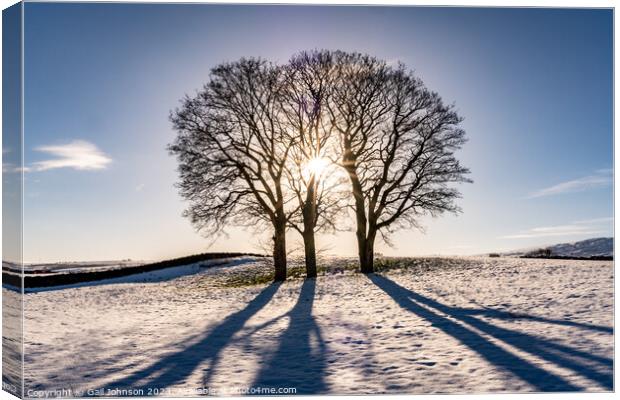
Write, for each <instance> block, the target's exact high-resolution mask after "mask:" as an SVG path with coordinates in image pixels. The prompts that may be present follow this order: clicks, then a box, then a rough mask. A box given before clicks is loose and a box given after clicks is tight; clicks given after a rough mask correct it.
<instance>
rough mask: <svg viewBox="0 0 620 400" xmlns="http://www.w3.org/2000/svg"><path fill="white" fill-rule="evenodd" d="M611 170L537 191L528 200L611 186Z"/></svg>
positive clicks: (604, 170)
mask: <svg viewBox="0 0 620 400" xmlns="http://www.w3.org/2000/svg"><path fill="white" fill-rule="evenodd" d="M612 174H613V170H612V169H599V170H597V171H595V173H594V175H589V176H585V177H583V178H579V179H573V180H570V181H566V182H562V183H558V184H556V185H553V186H550V187H547V188H544V189H540V190H537V191H535V192H533V193H531V194H530V195H529V196H528V198H530V199H533V198H537V197H545V196H553V195H557V194H563V193H574V192H582V191H584V190H588V189H597V188H602V187H608V186H611V185H612V183H613V175H612Z"/></svg>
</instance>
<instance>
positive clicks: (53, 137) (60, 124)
mask: <svg viewBox="0 0 620 400" xmlns="http://www.w3.org/2000/svg"><path fill="white" fill-rule="evenodd" d="M25 9H26V11H25V12H26V15H25V48H26V53H25V114H24V119H25V125H24V133H25V140H24V146H25V148H24V152H25V167H26V170H27V171H26V172H25V198H24V212H25V221H24V233H25V244H24V246H25V247H24V259H25V261H58V260H101V259H121V258H132V259H161V258H167V257H175V256H181V255H185V254H189V253H195V252H200V251H206V250H212V251H215V250H230V251H235V250H238V251H256V250H257V246H256V245H257V243H258V242H259V241H260V238H259V237H258V236H257V235H256V234H254V233H252V232H244V231H240V230H238V229H231V230H230V231H229V233H230V237H229V238H221V239H220V240H218V241H216V242H215V243H213V244H212V245H211V247H208V245H209V244H210V243H211V241H209V240H206V239H205V238H203V237H201V236H200V235H199V234H197V233H196V232H195V231H194V229H193V228H192V227H191V225H190V224H189V222H188V221H187V220H185V219H184V218H182V217H181V212H182V210H183V208H184V206H185V204H184V202H183V201H182V200H181V199H180V197H179V196H178V194H177V191H176V189H175V188H174V186H173V185H174V183H175V182H176V180H177V174H176V171H175V168H176V162H175V160H174V158H173V157H171V156H169V155H168V153H167V151H166V145H167V144H168V143H170V142H171V141H172V139H173V138H174V132H173V131H172V129H171V125H170V123H169V121H168V115H169V112H170V110H171V109H173V108H174V107H176V106H177V105H178V100H179V99H180V98H181V97H182V96H183V95H184V94H186V93H189V94H192V93H194V92H195V90H196V89H198V88H199V87H201V86H202V85H203V84H204V83H205V82H206V80H207V79H208V73H209V70H210V68H212V67H213V66H215V65H216V64H217V63H220V62H223V61H231V60H235V59H238V58H239V57H242V56H260V57H263V58H267V59H270V60H273V61H276V62H285V61H286V60H287V59H288V58H289V57H290V56H291V55H292V54H293V53H295V52H297V51H300V50H306V49H315V48H327V49H342V50H349V51H353V50H355V51H361V52H367V53H370V54H372V55H375V56H377V57H380V58H383V59H385V60H388V61H390V62H394V61H396V60H400V61H402V62H404V63H405V64H406V65H407V66H408V67H410V68H412V69H414V70H415V71H416V73H417V74H418V75H419V76H420V77H421V78H422V79H423V80H424V81H425V83H426V84H427V86H429V87H430V88H431V89H433V90H436V91H437V92H439V93H440V95H441V96H442V97H443V98H444V100H445V101H447V102H449V103H455V104H456V107H457V109H458V110H459V112H460V114H461V115H462V116H463V117H465V122H464V123H463V127H464V128H465V129H466V131H467V134H468V137H469V142H468V143H467V145H466V146H465V147H464V149H463V150H462V151H461V153H460V159H461V160H462V162H463V164H464V165H466V166H468V167H469V168H470V169H471V171H472V174H471V178H472V179H473V180H474V183H473V184H470V185H463V186H462V187H461V189H462V193H463V199H462V200H461V201H460V202H459V204H460V205H461V207H462V208H463V214H461V215H459V216H457V217H454V216H444V217H441V218H438V219H430V218H429V219H427V220H424V225H425V227H426V229H425V232H424V233H422V232H419V231H401V232H398V233H397V234H395V235H394V245H395V247H393V248H390V247H387V246H385V245H380V246H379V251H381V252H383V253H385V254H392V255H416V254H476V253H481V252H486V251H490V250H503V249H513V248H521V247H528V246H533V245H542V244H548V243H556V242H563V241H573V240H577V239H583V238H587V237H595V236H610V235H612V231H613V222H612V220H611V217H612V216H613V188H612V184H613V179H612V168H613V146H612V145H613V133H612V132H613V125H612V117H613V114H612V93H613V92H612V72H613V71H612V23H613V22H612V12H611V11H610V10H568V9H560V10H553V9H481V8H469V9H466V8H415V7H409V8H397V7H389V8H388V7H335V6H332V7H318V6H315V7H309V6H216V5H209V6H207V5H181V4H176V5H162V4H160V5H146V4H133V5H127V4H125V5H120V4H60V3H56V4H54V3H51V4H44V3H27V4H26V7H25ZM291 239H297V238H296V237H295V236H291ZM327 243H329V245H327ZM321 246H323V247H326V248H328V249H329V251H330V252H332V253H340V254H354V253H355V238H354V234H353V233H352V232H344V233H340V234H338V235H337V236H336V237H329V236H326V237H322V238H320V240H319V247H321Z"/></svg>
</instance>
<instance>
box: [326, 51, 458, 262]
mask: <svg viewBox="0 0 620 400" xmlns="http://www.w3.org/2000/svg"><path fill="white" fill-rule="evenodd" d="M331 55H332V59H333V62H334V64H335V67H334V70H335V71H336V73H337V75H338V78H337V79H336V81H337V84H336V85H334V86H333V88H332V90H333V93H332V95H331V100H332V101H330V102H329V103H328V104H327V108H328V110H329V112H330V117H331V123H332V124H333V126H334V129H335V130H336V131H337V132H338V134H339V137H340V155H341V165H342V167H343V168H344V169H345V170H346V171H347V173H348V175H349V178H350V182H351V191H352V194H353V200H354V210H355V216H356V225H357V228H356V236H357V242H358V254H359V259H360V268H361V271H362V272H364V273H369V272H373V270H374V267H373V264H374V244H375V239H376V237H377V234H378V233H380V234H382V235H383V237H384V238H385V239H386V240H387V239H388V234H389V233H391V232H393V231H395V230H397V229H399V228H411V227H419V218H420V217H421V216H422V215H425V214H430V215H432V216H437V215H439V214H441V213H443V212H446V211H449V212H458V211H459V208H458V206H457V205H456V204H455V202H454V200H455V199H456V198H458V197H460V194H459V192H458V191H457V190H456V189H455V188H453V187H451V186H450V184H451V183H458V182H469V180H468V179H467V178H466V174H467V173H468V172H469V171H468V169H467V168H464V167H462V166H461V165H460V163H459V161H458V160H457V159H456V158H455V155H454V152H455V151H456V150H458V149H460V148H461V146H462V145H463V144H464V143H465V141H466V139H465V132H464V131H463V130H462V129H461V128H459V124H460V123H461V121H462V119H461V118H460V117H459V116H458V114H457V113H456V112H455V111H454V108H453V106H446V105H444V104H443V102H442V100H441V98H440V97H439V95H438V94H437V93H434V92H431V91H429V90H428V89H427V88H426V87H425V86H424V84H423V82H422V81H421V80H420V79H419V78H416V77H415V76H414V75H413V74H412V73H410V72H408V71H406V70H405V67H404V66H403V65H399V66H397V67H391V66H389V65H387V64H386V63H385V62H383V61H380V60H378V59H376V58H374V57H371V56H368V55H362V54H359V53H344V52H334V53H331Z"/></svg>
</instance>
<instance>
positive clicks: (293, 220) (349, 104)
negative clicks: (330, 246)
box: [170, 51, 469, 280]
mask: <svg viewBox="0 0 620 400" xmlns="http://www.w3.org/2000/svg"><path fill="white" fill-rule="evenodd" d="M171 120H172V122H173V125H174V128H175V129H176V130H177V132H178V136H177V138H176V140H175V142H174V143H173V144H172V145H171V146H170V151H171V153H173V154H175V155H176V156H177V158H178V160H179V172H180V177H181V179H180V183H179V188H180V191H181V195H182V196H183V197H185V198H186V199H187V200H189V202H190V206H189V208H188V209H187V210H186V212H185V215H186V216H188V217H189V218H190V220H191V221H192V223H193V224H194V225H195V226H196V227H197V228H198V229H199V230H201V231H204V232H206V233H207V234H215V233H219V232H221V231H222V230H223V228H224V227H226V226H227V225H244V226H257V225H260V224H262V223H267V224H269V225H270V226H271V227H272V228H273V231H274V234H273V254H274V265H275V279H276V280H284V279H286V230H287V228H292V229H294V230H296V231H297V232H299V233H300V234H301V236H302V238H303V240H304V249H305V257H306V268H307V275H308V276H309V277H313V276H316V246H315V234H316V232H318V231H321V230H326V231H329V230H334V229H336V224H337V221H338V217H339V216H340V215H342V211H343V210H344V209H345V207H344V205H343V198H342V196H341V194H342V184H343V182H342V180H341V179H338V178H337V174H336V173H335V172H334V170H333V165H337V166H339V167H341V168H342V169H343V170H344V171H346V175H347V176H348V179H349V181H350V192H351V193H352V200H351V201H348V202H349V203H350V204H349V205H350V206H351V208H352V209H353V211H354V215H355V221H356V236H357V242H358V254H359V259H360V268H361V271H362V272H365V273H368V272H373V270H374V267H373V263H374V245H375V240H376V237H377V235H378V234H380V235H381V236H382V238H383V239H384V240H386V241H388V236H389V234H390V233H391V232H393V231H395V230H397V229H400V228H411V227H419V226H420V225H419V219H420V217H421V216H423V215H427V214H430V215H432V216H437V215H440V214H442V213H444V212H446V211H449V212H458V211H460V210H459V208H458V206H457V205H456V204H455V199H457V198H458V197H460V194H459V192H458V191H457V190H456V189H455V188H454V187H452V184H453V183H460V182H469V180H468V179H467V178H466V175H467V173H468V172H469V171H468V169H467V168H464V167H462V166H461V165H460V163H459V161H458V160H457V159H456V157H455V152H456V151H457V150H459V149H460V148H461V146H462V145H463V144H464V143H465V141H466V139H465V132H464V131H463V130H462V129H461V128H460V127H459V125H460V123H461V121H462V120H461V118H460V117H459V116H458V114H457V113H456V111H455V110H454V107H453V106H446V105H444V104H443V101H442V100H441V98H440V97H439V95H438V94H437V93H434V92H431V91H429V90H428V89H427V88H426V87H425V86H424V84H423V82H422V81H421V80H420V79H419V78H417V77H415V76H414V75H413V74H412V73H411V72H408V71H407V70H406V69H405V67H404V66H403V65H398V66H396V67H393V66H390V65H387V64H386V63H385V62H384V61H381V60H378V59H376V58H374V57H371V56H368V55H363V54H359V53H346V52H342V51H334V52H332V51H311V52H302V53H299V54H297V55H296V56H294V57H293V58H291V60H290V62H289V63H288V64H287V65H285V66H276V65H274V64H271V63H268V62H266V61H264V60H260V59H241V60H240V61H237V62H233V63H225V64H221V65H219V66H217V67H215V68H214V69H213V70H212V72H211V79H210V81H209V83H208V84H207V85H206V86H205V87H204V88H203V89H202V90H201V91H200V92H199V93H198V94H197V95H196V96H195V97H191V98H190V97H186V98H185V100H184V101H183V104H182V107H181V108H180V109H177V110H175V111H174V112H173V113H172V115H171ZM328 160H330V161H331V164H332V165H329V164H330V163H329V162H328ZM317 163H318V164H321V165H320V168H319V167H317ZM345 179H346V177H345ZM348 197H349V198H351V196H348Z"/></svg>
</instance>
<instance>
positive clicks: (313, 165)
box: [305, 157, 329, 177]
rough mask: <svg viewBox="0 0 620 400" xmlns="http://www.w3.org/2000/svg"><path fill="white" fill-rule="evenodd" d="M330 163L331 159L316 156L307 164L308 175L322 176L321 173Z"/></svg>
mask: <svg viewBox="0 0 620 400" xmlns="http://www.w3.org/2000/svg"><path fill="white" fill-rule="evenodd" d="M328 164H329V161H327V160H326V159H325V158H322V157H315V158H313V159H312V160H310V161H308V163H307V164H306V167H305V172H306V175H307V176H308V177H311V176H314V177H318V176H321V174H322V173H323V171H324V170H325V168H326V167H327V165H328Z"/></svg>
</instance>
